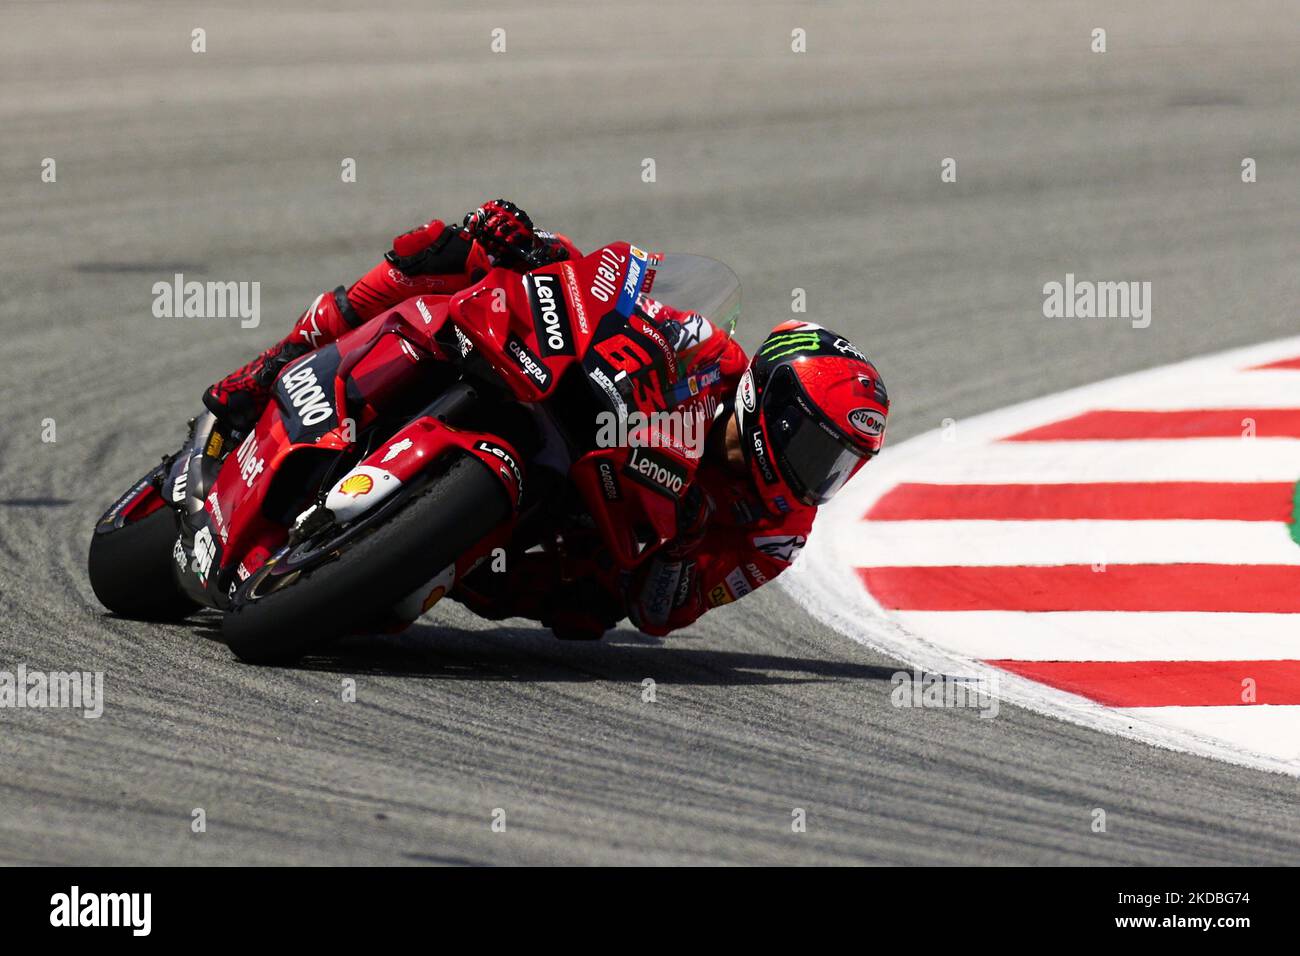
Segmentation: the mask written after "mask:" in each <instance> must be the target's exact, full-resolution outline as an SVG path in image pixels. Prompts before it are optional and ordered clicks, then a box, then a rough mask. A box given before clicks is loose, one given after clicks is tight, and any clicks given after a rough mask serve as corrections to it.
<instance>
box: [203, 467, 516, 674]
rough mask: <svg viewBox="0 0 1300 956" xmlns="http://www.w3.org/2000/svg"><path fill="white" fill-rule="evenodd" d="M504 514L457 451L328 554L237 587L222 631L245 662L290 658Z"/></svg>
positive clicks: (429, 571) (500, 498) (423, 573)
mask: <svg viewBox="0 0 1300 956" xmlns="http://www.w3.org/2000/svg"><path fill="white" fill-rule="evenodd" d="M380 507H382V505H380ZM509 515H510V502H509V499H508V498H507V495H506V491H505V488H504V487H503V486H502V484H501V482H500V480H499V479H497V477H496V476H495V475H493V474H492V472H491V471H489V470H488V468H487V466H486V465H484V464H483V463H482V462H480V461H479V460H478V459H477V458H472V457H470V456H468V455H465V456H462V457H458V458H456V459H455V460H454V461H453V462H452V464H451V466H450V467H449V468H448V469H447V470H446V471H445V472H444V473H443V474H442V475H440V476H439V477H437V478H435V479H434V480H433V482H432V483H431V484H430V485H429V487H427V488H426V489H424V490H422V491H418V492H416V493H415V494H414V496H413V497H412V498H411V499H410V500H409V501H408V502H407V503H405V504H404V505H403V506H401V507H399V508H397V509H396V510H394V512H393V513H392V514H390V515H388V516H387V517H385V518H383V519H382V522H381V523H379V524H378V525H377V526H376V527H375V528H374V529H373V530H371V531H370V532H369V533H368V534H366V535H365V536H363V537H359V538H357V539H355V540H353V541H347V542H345V543H343V544H341V545H340V547H339V549H338V551H339V553H338V556H337V557H335V558H334V559H333V560H330V561H328V563H325V564H321V565H318V566H316V567H314V568H311V569H309V570H304V571H302V572H299V573H298V574H297V577H296V578H295V579H294V580H293V581H291V582H290V583H287V584H285V585H284V586H282V587H280V588H279V589H278V590H274V591H272V592H270V593H268V594H265V595H263V596H260V597H251V599H250V594H249V589H248V588H247V587H245V588H243V589H241V591H240V593H239V594H238V595H237V596H236V604H235V607H234V608H233V609H232V610H231V611H229V612H228V613H227V614H226V617H225V621H224V622H223V624H222V630H221V636H222V639H223V640H224V641H225V642H226V644H227V645H228V646H229V647H230V649H231V650H232V651H233V652H234V653H235V655H236V656H237V657H238V658H239V659H240V660H242V661H245V662H247V663H250V664H287V663H292V662H294V661H296V660H297V659H298V658H300V657H301V656H302V655H303V654H305V653H306V652H307V651H309V650H311V649H312V648H313V647H318V646H320V645H323V644H325V643H327V642H329V641H331V640H334V639H336V638H339V637H342V636H344V635H346V634H348V633H350V632H352V631H354V630H356V629H357V628H359V627H361V626H363V625H364V623H365V622H366V621H367V620H372V619H373V618H374V615H375V612H376V611H377V610H380V609H383V608H386V607H390V606H392V605H393V604H395V603H397V602H398V601H400V600H401V599H402V598H403V597H405V596H406V595H408V594H410V593H411V592H412V591H413V590H415V589H416V588H418V587H420V585H422V584H424V583H425V582H427V581H429V580H431V579H432V578H433V577H434V576H435V575H437V574H438V572H440V571H442V570H443V568H445V567H447V565H449V564H451V563H452V562H454V561H455V560H456V559H457V558H458V557H460V555H461V554H463V553H464V552H465V551H466V550H468V549H469V548H470V547H471V546H473V545H474V544H475V543H476V542H478V541H480V540H482V538H483V537H484V536H486V535H487V534H488V533H489V532H490V531H491V530H492V529H493V528H495V527H496V526H497V525H499V524H500V523H501V522H502V521H504V520H506V519H507V518H508V517H509ZM256 580H257V575H254V577H253V578H252V579H250V583H253V582H255V581H256Z"/></svg>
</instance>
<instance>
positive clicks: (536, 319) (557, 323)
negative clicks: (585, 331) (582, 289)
mask: <svg viewBox="0 0 1300 956" xmlns="http://www.w3.org/2000/svg"><path fill="white" fill-rule="evenodd" d="M524 288H526V289H527V290H528V304H529V306H530V307H531V308H532V311H533V328H534V329H536V331H537V344H538V347H539V348H540V349H541V351H542V355H543V356H546V357H549V356H552V355H572V354H574V353H573V340H572V337H571V335H570V325H569V308H568V306H567V305H566V304H565V301H564V290H563V289H562V288H561V286H560V277H559V276H554V275H539V274H536V273H534V274H532V275H527V276H524Z"/></svg>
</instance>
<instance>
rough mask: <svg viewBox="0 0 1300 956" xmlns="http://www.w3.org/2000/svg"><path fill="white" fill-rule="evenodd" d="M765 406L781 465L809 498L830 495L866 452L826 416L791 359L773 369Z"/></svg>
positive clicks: (813, 501)
mask: <svg viewBox="0 0 1300 956" xmlns="http://www.w3.org/2000/svg"><path fill="white" fill-rule="evenodd" d="M763 411H764V416H763V417H764V419H765V423H766V425H767V435H768V441H769V443H770V444H771V446H772V453H773V456H774V457H775V458H776V464H777V467H778V468H779V469H780V470H781V474H782V476H783V477H784V478H785V480H786V482H787V483H788V484H789V485H790V487H791V489H792V490H793V491H794V493H795V494H796V495H798V496H799V498H800V500H802V501H803V502H804V504H809V505H820V504H824V503H825V502H827V501H829V500H830V499H831V498H832V497H834V495H835V493H836V492H837V491H839V490H840V488H842V487H843V486H844V483H845V482H846V481H848V480H849V478H850V477H852V476H853V473H854V471H855V469H856V468H857V466H858V464H859V463H860V462H861V461H862V460H863V459H864V458H865V457H866V456H865V455H864V454H863V453H862V452H861V451H859V450H858V449H857V448H854V447H853V446H852V445H850V444H849V443H848V442H847V441H845V440H844V439H842V438H840V437H838V436H837V435H836V434H835V432H834V429H832V428H831V427H830V426H829V425H827V424H825V423H823V422H822V421H821V416H820V415H818V414H817V412H816V411H815V410H814V407H813V405H812V403H811V402H809V401H808V400H807V398H806V397H805V396H804V394H803V389H802V388H801V387H800V386H799V384H798V378H797V377H796V376H795V374H794V369H793V368H792V367H791V366H789V365H786V366H782V367H780V368H778V369H777V370H776V371H775V372H774V373H773V375H772V380H771V382H769V383H768V387H767V390H766V392H765V394H764V396H763Z"/></svg>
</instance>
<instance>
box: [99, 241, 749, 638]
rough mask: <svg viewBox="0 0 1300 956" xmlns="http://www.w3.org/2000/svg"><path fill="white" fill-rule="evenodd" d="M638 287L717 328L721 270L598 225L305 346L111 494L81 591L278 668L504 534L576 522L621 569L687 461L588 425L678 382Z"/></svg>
mask: <svg viewBox="0 0 1300 956" xmlns="http://www.w3.org/2000/svg"><path fill="white" fill-rule="evenodd" d="M652 286H653V290H654V296H655V298H656V299H658V300H660V301H663V302H667V303H668V304H670V305H674V306H676V307H678V308H681V309H689V310H693V311H697V312H700V313H701V314H703V315H706V316H708V317H710V318H711V319H712V320H713V321H714V323H715V324H716V325H717V326H718V327H719V328H721V329H723V330H724V331H725V332H727V333H728V334H729V333H730V332H731V330H732V329H733V328H734V324H735V319H736V316H737V315H738V313H739V304H740V283H739V280H738V279H737V278H736V276H735V274H734V273H733V272H731V270H730V269H728V268H727V267H726V266H724V265H722V264H721V263H718V262H716V261H714V260H711V259H705V258H702V257H698V256H680V255H666V256H664V255H656V254H648V253H646V252H643V251H642V250H640V249H638V248H637V247H635V246H632V245H629V244H628V243H625V242H616V243H613V244H611V245H608V246H605V247H603V248H601V249H598V250H596V251H595V252H593V253H592V254H591V255H589V256H586V257H585V258H582V259H578V260H575V261H571V262H561V263H555V264H553V265H549V266H543V267H541V268H538V269H535V270H533V271H531V272H528V273H525V274H522V275H521V274H520V273H518V272H514V271H511V270H508V269H504V268H497V269H494V270H492V271H491V272H489V273H488V274H487V275H486V276H485V277H484V278H483V279H482V280H481V281H480V282H478V283H477V284H475V285H473V286H471V287H469V288H467V289H465V290H463V291H461V292H459V293H457V294H456V295H454V296H451V297H447V296H437V295H424V296H416V297H414V298H411V299H408V300H406V301H405V302H403V303H401V304H400V305H398V306H396V307H394V308H392V309H390V310H388V311H387V312H384V313H382V314H380V315H378V316H376V317H375V318H373V319H371V320H370V321H368V322H366V323H365V324H363V325H361V326H359V327H358V328H356V329H354V330H352V331H350V332H348V333H347V334H345V335H344V336H342V337H341V338H340V339H339V340H338V341H336V342H334V343H332V344H330V345H326V346H324V347H322V348H320V349H318V350H317V351H314V352H311V353H308V354H307V355H304V356H302V357H301V358H299V359H297V360H296V361H294V362H293V363H291V364H290V365H288V366H287V367H286V368H285V369H284V371H283V372H282V373H281V375H280V377H279V379H278V380H277V382H276V385H275V390H274V398H273V399H272V401H271V402H270V404H269V405H268V407H267V409H266V411H265V412H264V413H263V414H262V416H261V418H260V420H259V421H258V422H257V424H256V426H255V427H254V428H253V429H252V430H251V431H249V432H248V433H247V434H244V435H240V434H233V435H230V434H225V433H223V432H222V431H221V430H219V429H218V428H217V427H216V421H215V419H214V418H213V417H212V416H211V414H209V413H206V412H205V414H204V415H202V416H200V417H199V418H196V419H194V420H193V421H192V422H191V424H190V435H189V440H188V441H187V442H186V444H185V446H184V447H183V448H182V449H181V450H180V451H179V452H177V453H176V454H174V455H170V456H167V457H166V458H164V459H163V461H162V462H161V463H160V464H159V465H158V466H157V467H155V468H154V469H152V470H151V471H150V472H149V473H148V474H146V475H145V476H144V477H142V478H141V479H140V480H139V481H137V482H136V483H135V484H134V485H132V486H131V488H130V489H129V490H128V491H127V492H126V493H125V494H123V495H122V496H121V497H120V498H119V499H118V500H117V502H116V503H115V504H114V505H113V506H112V507H111V508H109V509H108V511H107V512H105V514H104V516H103V517H102V518H100V520H99V522H98V523H97V524H96V526H95V530H94V534H93V536H92V539H91V545H90V558H89V574H90V581H91V584H92V586H93V588H94V591H95V594H96V596H97V597H98V598H99V600H100V601H101V602H102V603H103V605H104V606H105V607H107V608H108V609H109V610H110V611H113V612H114V613H117V614H120V615H122V616H124V617H130V618H138V619H144V620H162V621H175V620H181V619H183V618H185V617H187V616H189V615H190V614H192V613H194V612H195V611H197V610H198V609H200V608H202V607H209V608H215V609H217V610H219V611H221V612H223V614H224V618H223V623H222V637H223V639H224V640H225V641H226V643H227V644H228V645H229V646H230V648H231V650H232V651H234V653H235V654H236V655H238V656H239V657H240V658H241V659H243V660H245V661H249V662H254V663H272V662H290V661H293V660H295V659H297V658H299V657H301V656H302V655H303V654H304V653H306V652H307V651H309V650H311V649H312V648H314V647H317V646H319V645H321V644H324V643H326V642H328V641H330V640H332V639H334V638H337V637H340V636H343V635H345V634H350V633H358V632H364V631H366V630H368V629H370V630H391V629H393V628H395V627H400V626H404V625H405V624H408V623H410V622H411V621H414V620H415V619H416V618H417V617H419V615H420V614H422V613H423V612H424V611H425V610H427V609H428V608H430V607H431V606H432V605H433V603H434V602H436V601H437V600H438V599H439V598H441V597H442V596H443V595H445V594H446V593H447V592H448V591H449V590H450V589H452V588H453V587H455V586H456V585H457V582H463V581H464V580H465V578H467V577H469V576H470V575H471V574H472V573H473V572H474V571H475V570H476V569H478V568H479V566H480V565H482V564H483V563H484V562H485V561H487V560H488V559H489V557H491V556H493V555H494V554H497V553H499V552H498V549H503V551H502V552H500V553H504V549H512V550H514V551H516V552H517V551H519V550H521V549H525V548H536V547H541V548H542V549H544V550H545V549H551V548H555V547H557V545H558V544H559V543H562V539H563V536H564V535H565V533H566V531H568V530H570V529H572V530H574V531H575V532H576V531H581V532H584V533H587V534H594V535H595V537H596V538H597V539H598V540H599V542H600V543H601V544H602V545H603V547H604V549H605V550H606V551H607V552H608V555H609V556H610V557H611V558H612V560H613V561H614V563H615V564H616V565H617V567H619V568H622V569H625V570H631V569H634V568H635V567H637V566H638V565H639V564H640V563H641V562H643V561H645V560H646V559H647V558H648V557H649V556H650V555H651V554H652V553H654V551H655V550H656V549H658V548H659V547H660V546H662V545H663V544H664V543H665V542H666V541H668V540H669V539H670V538H672V537H673V535H674V534H675V533H676V520H677V512H676V503H677V496H676V492H677V491H679V490H680V489H677V488H676V487H675V485H676V484H678V483H680V482H681V476H682V474H683V463H682V461H681V460H680V459H679V458H677V457H675V455H674V454H673V453H672V452H671V451H670V450H669V449H665V448H655V447H635V446H628V445H622V444H620V445H617V446H615V447H602V443H601V441H599V440H598V435H599V428H598V425H597V423H598V422H599V421H600V415H601V413H604V414H605V415H607V416H608V415H612V416H614V417H615V418H616V419H617V420H620V421H626V419H627V417H628V415H629V414H630V413H631V412H633V411H640V412H642V413H644V414H650V413H653V412H654V411H658V410H662V409H663V408H664V406H665V397H664V396H665V394H666V392H668V391H673V390H678V389H682V388H686V389H690V388H691V386H692V384H693V383H692V382H690V381H689V378H690V376H689V375H687V374H686V370H685V368H684V367H683V366H682V363H681V362H679V361H678V360H677V359H676V357H675V355H674V354H673V352H672V350H671V347H667V344H666V342H665V341H664V339H663V336H662V335H659V334H658V332H657V331H656V330H655V329H654V327H653V326H651V325H650V324H649V323H646V322H644V321H643V320H642V319H641V318H640V317H639V316H637V315H636V314H635V312H634V306H635V304H636V301H637V298H638V296H639V295H640V294H641V293H642V292H646V293H649V292H650V290H651V287H652ZM607 420H608V419H607ZM628 476H631V477H632V478H634V479H635V480H623V478H626V477H628Z"/></svg>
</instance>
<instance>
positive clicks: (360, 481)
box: [339, 474, 375, 498]
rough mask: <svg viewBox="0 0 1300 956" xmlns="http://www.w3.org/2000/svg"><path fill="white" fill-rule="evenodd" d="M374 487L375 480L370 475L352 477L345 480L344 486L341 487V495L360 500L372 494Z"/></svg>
mask: <svg viewBox="0 0 1300 956" xmlns="http://www.w3.org/2000/svg"><path fill="white" fill-rule="evenodd" d="M374 487H375V479H373V478H371V477H370V476H369V475H365V474H361V475H352V476H350V477H348V478H344V479H343V484H341V485H339V493H340V494H344V495H351V496H352V497H354V498H360V497H361V496H362V495H368V494H370V492H371V491H372V490H374Z"/></svg>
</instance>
